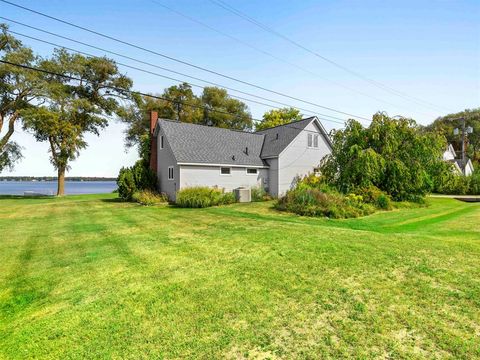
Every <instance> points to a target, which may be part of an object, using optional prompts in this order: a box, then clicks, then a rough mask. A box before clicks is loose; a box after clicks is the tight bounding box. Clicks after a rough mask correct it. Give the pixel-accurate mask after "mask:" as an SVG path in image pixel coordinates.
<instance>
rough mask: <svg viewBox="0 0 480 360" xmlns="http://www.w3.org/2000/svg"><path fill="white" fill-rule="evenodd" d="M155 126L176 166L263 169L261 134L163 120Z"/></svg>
mask: <svg viewBox="0 0 480 360" xmlns="http://www.w3.org/2000/svg"><path fill="white" fill-rule="evenodd" d="M157 125H158V126H159V127H160V129H161V130H162V132H163V133H164V134H165V136H166V140H167V142H168V144H169V146H170V148H171V150H172V152H173V156H174V157H175V159H176V160H177V162H178V163H200V164H225V165H246V166H266V165H265V163H264V162H263V160H262V159H261V158H260V153H261V151H262V145H263V138H264V136H263V135H260V134H256V133H250V132H245V131H235V130H230V129H224V128H218V127H212V126H205V125H198V124H189V123H182V122H179V121H174V120H165V119H160V120H159V121H158V123H157ZM246 148H248V153H247V151H246Z"/></svg>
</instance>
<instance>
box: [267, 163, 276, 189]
mask: <svg viewBox="0 0 480 360" xmlns="http://www.w3.org/2000/svg"><path fill="white" fill-rule="evenodd" d="M267 163H268V165H269V171H268V192H269V194H270V195H272V196H273V197H277V196H278V158H272V159H267Z"/></svg>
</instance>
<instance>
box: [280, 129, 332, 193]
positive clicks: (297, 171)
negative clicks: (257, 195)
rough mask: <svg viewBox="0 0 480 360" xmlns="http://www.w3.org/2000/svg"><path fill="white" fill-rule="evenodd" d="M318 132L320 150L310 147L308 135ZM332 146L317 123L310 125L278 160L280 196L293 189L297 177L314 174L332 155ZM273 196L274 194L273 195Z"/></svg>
mask: <svg viewBox="0 0 480 360" xmlns="http://www.w3.org/2000/svg"><path fill="white" fill-rule="evenodd" d="M310 131H315V132H318V134H319V137H318V148H309V147H308V134H309V133H310V134H311V132H310ZM330 152H331V150H330V146H329V144H328V143H327V140H326V139H325V137H324V136H323V135H322V133H321V131H320V129H319V128H318V127H317V125H316V123H315V122H312V123H310V124H309V125H308V126H307V127H306V128H305V131H302V132H300V134H298V136H297V137H296V138H295V139H294V140H293V141H292V142H291V143H290V145H288V147H287V148H285V150H283V152H282V153H281V154H280V156H279V158H278V175H279V176H278V177H279V181H278V183H279V184H278V195H277V196H281V195H284V194H285V192H286V191H287V190H289V189H290V188H291V186H292V185H293V183H294V180H295V178H296V177H297V176H304V175H306V174H308V173H309V172H312V171H313V169H314V168H315V167H317V166H318V165H319V164H320V160H322V158H323V157H324V156H325V155H328V154H330ZM272 195H273V194H272Z"/></svg>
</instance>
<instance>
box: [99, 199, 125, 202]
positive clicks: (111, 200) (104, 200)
mask: <svg viewBox="0 0 480 360" xmlns="http://www.w3.org/2000/svg"><path fill="white" fill-rule="evenodd" d="M100 201H102V202H106V203H128V201H125V200H123V199H120V198H113V199H100Z"/></svg>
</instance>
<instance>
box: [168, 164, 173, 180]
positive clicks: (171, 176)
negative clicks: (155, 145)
mask: <svg viewBox="0 0 480 360" xmlns="http://www.w3.org/2000/svg"><path fill="white" fill-rule="evenodd" d="M173 179H174V177H173V166H169V167H168V180H173Z"/></svg>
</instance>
